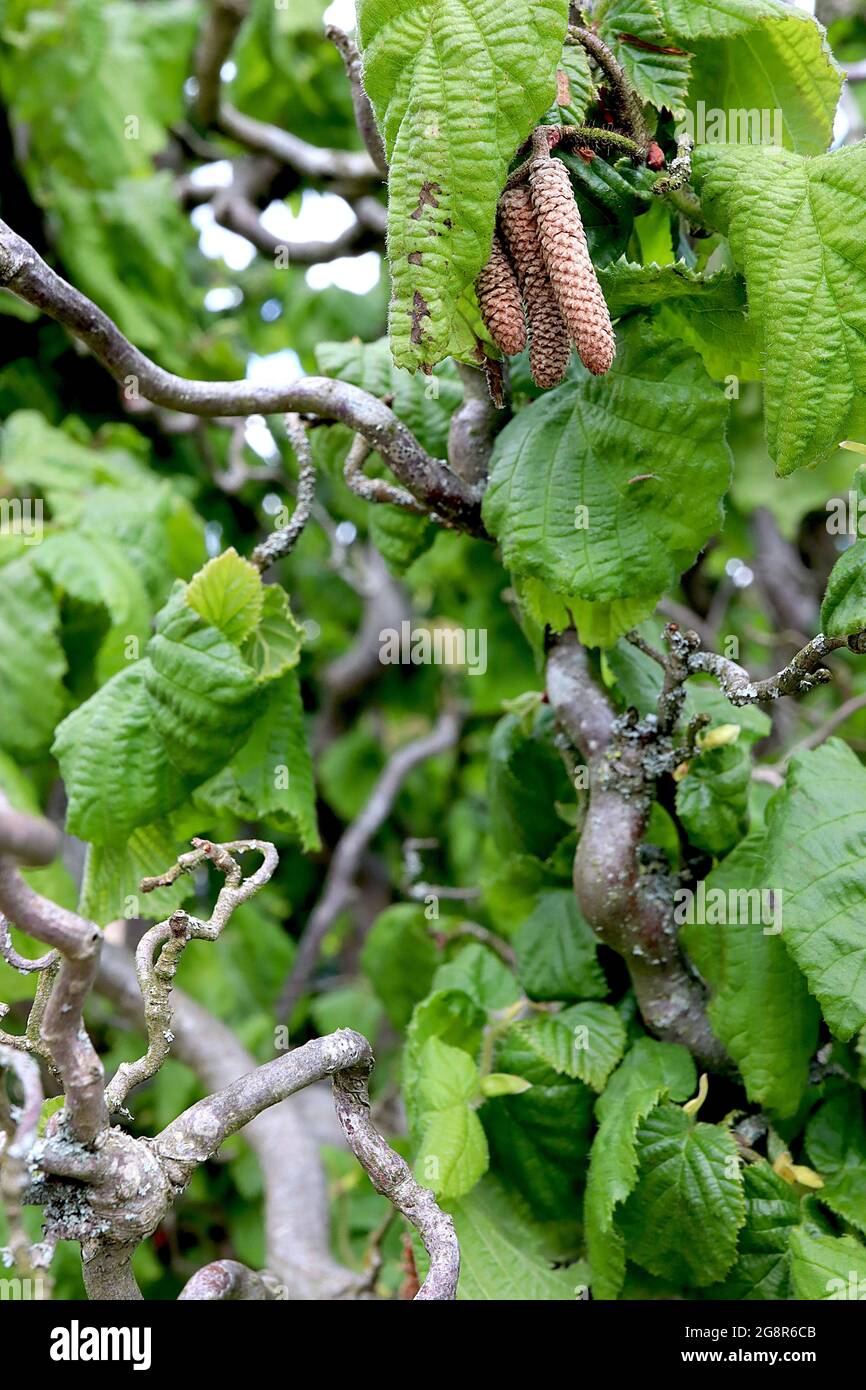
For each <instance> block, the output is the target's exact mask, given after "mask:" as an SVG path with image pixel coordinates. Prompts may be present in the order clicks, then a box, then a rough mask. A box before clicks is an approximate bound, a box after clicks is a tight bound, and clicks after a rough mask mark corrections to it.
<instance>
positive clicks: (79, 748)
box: [53, 584, 263, 845]
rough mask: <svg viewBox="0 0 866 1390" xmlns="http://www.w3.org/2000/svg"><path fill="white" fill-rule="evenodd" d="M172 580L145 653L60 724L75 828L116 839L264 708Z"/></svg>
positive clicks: (101, 839) (59, 751)
mask: <svg viewBox="0 0 866 1390" xmlns="http://www.w3.org/2000/svg"><path fill="white" fill-rule="evenodd" d="M185 594H186V585H184V584H177V585H176V586H175V589H174V591H173V592H172V596H171V598H170V599H169V602H168V603H167V604H166V606H165V607H164V608H163V609H162V611H161V612H160V613H159V614H158V615H157V619H156V632H155V634H154V636H153V637H152V638H151V640H150V642H149V643H148V647H147V653H146V655H145V656H144V657H143V658H142V659H141V660H140V661H138V662H136V663H135V664H134V665H132V666H129V667H127V669H126V670H124V671H121V672H120V673H119V674H118V675H116V676H114V677H113V678H112V679H111V680H110V681H109V682H108V683H107V684H106V685H104V686H102V688H101V689H100V690H98V691H97V692H96V694H95V695H93V696H91V698H90V699H89V700H87V701H86V702H85V703H84V704H83V705H80V706H79V708H78V709H77V710H75V711H74V712H73V713H72V714H71V715H69V716H68V718H67V719H65V720H64V721H63V723H62V724H61V725H60V727H59V728H58V729H57V732H56V735H55V740H54V748H53V751H54V754H55V757H56V758H57V759H58V761H59V763H60V768H61V772H62V775H63V779H64V782H65V784H66V790H67V794H68V798H69V807H68V814H67V826H68V829H69V831H70V833H71V834H77V835H79V836H80V837H81V838H82V839H85V840H91V841H94V842H96V843H98V844H109V845H118V844H122V843H123V841H124V839H125V838H126V836H127V835H128V834H129V833H130V831H132V830H134V829H136V828H137V827H138V826H140V825H149V824H150V823H151V822H152V821H155V820H158V819H159V818H160V817H161V816H163V815H164V814H165V813H166V812H168V811H171V810H173V809H174V808H175V807H176V806H179V805H180V804H181V802H182V801H184V800H185V798H186V796H187V794H188V792H189V791H190V790H191V789H192V788H193V787H195V786H198V785H199V784H200V783H201V782H204V781H205V780H206V779H207V778H208V777H211V776H212V775H213V774H214V773H215V772H216V771H217V770H218V769H219V768H221V767H223V766H224V765H225V764H226V763H227V762H228V761H229V759H230V758H231V757H232V755H233V754H234V752H235V751H236V750H237V748H238V747H239V745H240V744H242V743H243V742H244V739H245V737H246V736H247V733H248V730H249V728H250V725H251V724H253V723H254V721H255V719H256V716H257V715H258V713H259V711H260V709H261V706H262V703H263V701H262V699H261V697H260V693H259V688H258V686H257V682H256V675H255V672H254V671H253V670H252V669H251V668H250V667H249V666H247V665H246V664H245V662H244V661H243V659H242V657H241V654H240V653H239V652H238V650H237V648H236V647H235V646H234V644H233V643H231V642H230V641H229V640H228V639H227V638H226V637H224V636H223V634H222V633H221V632H220V631H219V630H218V629H217V628H213V627H209V626H208V625H206V624H205V623H204V622H203V621H202V619H201V617H200V616H199V614H198V613H196V612H195V611H194V609H192V608H190V607H189V605H188V604H187V603H186V601H185Z"/></svg>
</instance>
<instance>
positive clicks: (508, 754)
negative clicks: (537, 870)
mask: <svg viewBox="0 0 866 1390" xmlns="http://www.w3.org/2000/svg"><path fill="white" fill-rule="evenodd" d="M553 736H554V720H553V716H552V712H551V711H550V709H549V708H546V709H543V710H540V711H539V712H538V713H537V714H536V716H535V718H534V720H533V722H532V725H531V728H530V729H529V730H527V728H526V727H525V725H524V722H523V721H522V720H521V719H520V718H519V717H518V716H517V715H515V714H506V715H505V716H504V718H502V719H500V720H499V723H498V724H497V725H496V727H495V729H494V730H493V733H492V735H491V737H490V744H489V753H488V763H487V793H488V800H489V804H490V833H491V835H492V836H493V840H494V843H495V845H496V848H497V849H498V850H499V851H500V853H502V854H514V853H517V854H531V855H534V856H536V857H537V858H538V859H545V858H547V856H548V855H549V854H551V853H552V851H553V849H554V848H555V846H556V844H557V842H558V841H559V840H561V839H562V836H563V834H564V833H565V825H564V823H563V821H562V820H561V819H560V817H559V816H558V815H557V813H556V802H557V801H561V802H567V801H568V800H570V799H571V798H572V797H573V789H572V787H571V785H570V783H569V780H568V777H567V775H566V772H565V768H564V766H563V763H562V759H561V758H560V756H559V753H558V751H557V749H556V746H555V744H554V741H553Z"/></svg>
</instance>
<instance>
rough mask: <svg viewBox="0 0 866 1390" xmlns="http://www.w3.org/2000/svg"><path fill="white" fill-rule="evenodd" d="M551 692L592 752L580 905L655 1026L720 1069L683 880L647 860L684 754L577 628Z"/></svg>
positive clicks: (563, 642)
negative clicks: (613, 683) (621, 705)
mask: <svg viewBox="0 0 866 1390" xmlns="http://www.w3.org/2000/svg"><path fill="white" fill-rule="evenodd" d="M547 694H548V699H549V700H550V704H551V706H552V707H553V710H554V712H555V714H556V717H557V722H558V723H559V725H560V728H561V729H562V730H563V732H564V733H565V735H566V736H567V738H568V739H569V740H570V741H571V742H572V743H573V744H574V746H575V747H576V748H577V749H578V750H579V751H580V752H581V753H582V754H583V756H584V757H585V759H586V761H587V764H588V767H589V774H590V796H589V806H588V808H587V812H586V817H585V820H584V825H583V830H582V832H581V836H580V840H579V842H578V846H577V852H576V854H575V860H574V890H575V895H576V897H577V901H578V903H579V905H580V909H581V911H582V913H583V915H584V917H585V918H586V920H587V921H588V922H589V924H590V926H591V927H592V928H593V930H594V932H595V933H596V935H597V936H598V937H599V939H600V940H601V941H602V942H604V944H605V945H607V946H610V947H611V948H612V949H613V950H614V951H616V952H617V954H618V955H620V956H621V957H622V958H623V960H624V961H625V963H626V966H627V967H628V971H629V974H630V976H631V981H632V985H633V987H634V991H635V996H636V998H637V1001H638V1006H639V1008H640V1011H641V1014H642V1015H643V1018H644V1021H645V1023H646V1025H647V1027H648V1028H649V1029H650V1030H651V1031H652V1032H653V1033H655V1034H657V1036H658V1037H660V1038H662V1039H663V1040H664V1041H667V1042H679V1043H683V1044H684V1045H685V1046H687V1047H688V1048H689V1050H690V1051H691V1052H692V1053H693V1055H694V1056H695V1057H696V1058H698V1059H699V1060H700V1062H701V1064H702V1065H703V1066H704V1067H706V1068H707V1069H709V1070H713V1071H718V1070H722V1069H724V1068H725V1067H726V1066H727V1058H726V1056H725V1053H724V1050H723V1048H722V1047H721V1045H720V1044H719V1042H718V1040H717V1039H716V1038H715V1036H714V1035H713V1032H712V1029H711V1028H710V1025H709V1020H708V1018H707V1013H706V997H705V994H704V991H703V988H702V986H701V984H700V982H699V981H698V980H696V979H695V978H694V976H693V975H692V974H691V972H690V971H689V969H688V967H687V965H686V963H685V961H684V960H683V958H682V956H681V955H680V951H679V947H678V945H677V939H676V932H675V928H674V923H673V906H674V897H673V894H674V887H675V884H674V881H673V880H672V879H670V878H669V876H668V875H667V874H666V872H665V870H664V869H662V868H661V867H656V868H655V869H653V867H651V866H647V865H645V864H644V863H643V862H642V859H641V848H642V846H643V843H644V840H645V836H646V831H647V826H648V823H649V816H650V811H651V808H652V803H653V794H654V790H655V782H656V778H657V776H658V774H659V772H660V771H661V770H664V769H665V768H671V767H672V766H673V765H674V759H675V757H676V752H675V749H674V747H673V745H672V742H671V740H670V739H669V738H668V737H666V736H660V734H659V730H658V724H657V721H656V720H655V719H654V720H653V721H652V722H651V723H650V722H649V721H646V722H645V723H643V724H642V723H640V722H639V721H638V720H637V716H636V714H635V713H634V711H632V712H631V714H626V715H625V716H620V717H619V718H618V717H617V716H616V715H615V713H614V710H613V708H612V707H611V705H610V703H609V701H608V699H607V696H606V695H605V694H604V693H603V691H602V689H601V687H600V685H598V684H597V683H596V681H595V679H594V677H593V673H592V671H591V669H590V666H589V661H588V658H587V654H586V651H585V650H584V648H583V647H582V646H581V644H580V642H579V641H578V639H577V635H576V633H574V632H573V631H570V632H565V633H563V634H562V635H561V637H559V638H557V639H556V640H555V642H554V643H553V646H552V648H551V651H550V653H549V655H548V660H547Z"/></svg>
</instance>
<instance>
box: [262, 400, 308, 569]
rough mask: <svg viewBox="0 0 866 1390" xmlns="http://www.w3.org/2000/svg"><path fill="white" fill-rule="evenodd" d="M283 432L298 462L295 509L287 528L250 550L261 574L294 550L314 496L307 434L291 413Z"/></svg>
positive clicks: (299, 420) (282, 528)
mask: <svg viewBox="0 0 866 1390" xmlns="http://www.w3.org/2000/svg"><path fill="white" fill-rule="evenodd" d="M286 430H287V432H288V435H289V439H290V440H291V442H292V448H293V449H294V451H295V456H296V458H297V460H298V488H297V493H296V500H295V510H294V511H293V512H292V516H291V519H290V520H289V522H288V523H287V525H285V526H283V527H281V528H280V530H279V531H274V532H273V534H272V535H270V536H268V538H267V540H264V541H261V542H260V544H259V545H257V546H256V548H255V550H254V551H253V553H252V555H251V557H250V558H251V560H252V562H253V564H254V565H255V567H256V569H258V570H262V571H264V570H266V569H269V568H270V566H271V565H274V564H276V562H277V560H282V559H283V558H284V556H286V555H288V554H289V552H290V551H291V550H292V549H293V548H294V546H295V544H296V542H297V540H298V537H299V536H300V534H301V532H302V531H303V529H304V527H305V526H306V524H307V522H308V521H309V519H310V512H311V510H312V506H313V502H314V501H315V497H316V465H315V463H314V462H313V451H312V449H311V448H310V441H309V439H308V438H307V431H306V430H305V428H304V425H303V422H302V420H301V417H300V415H296V414H294V413H292V414H289V415H287V416H286Z"/></svg>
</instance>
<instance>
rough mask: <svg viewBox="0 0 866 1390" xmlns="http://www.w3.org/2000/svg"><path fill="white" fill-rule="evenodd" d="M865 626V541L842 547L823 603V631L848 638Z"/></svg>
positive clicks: (828, 634)
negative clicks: (846, 547)
mask: <svg viewBox="0 0 866 1390" xmlns="http://www.w3.org/2000/svg"><path fill="white" fill-rule="evenodd" d="M864 627H866V540H859V541H855V542H854V544H853V545H851V546H849V547H848V549H847V550H843V551H842V554H841V555H840V556H839V559H838V560H837V561H836V563H835V565H834V566H833V568H832V570H831V571H830V578H829V579H828V580H827V592H826V594H825V595H824V602H823V603H822V605H821V630H822V632H824V633H825V634H826V635H827V636H828V637H847V636H848V635H849V634H850V633H854V632H860V631H861V630H862V629H863V628H864Z"/></svg>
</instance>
